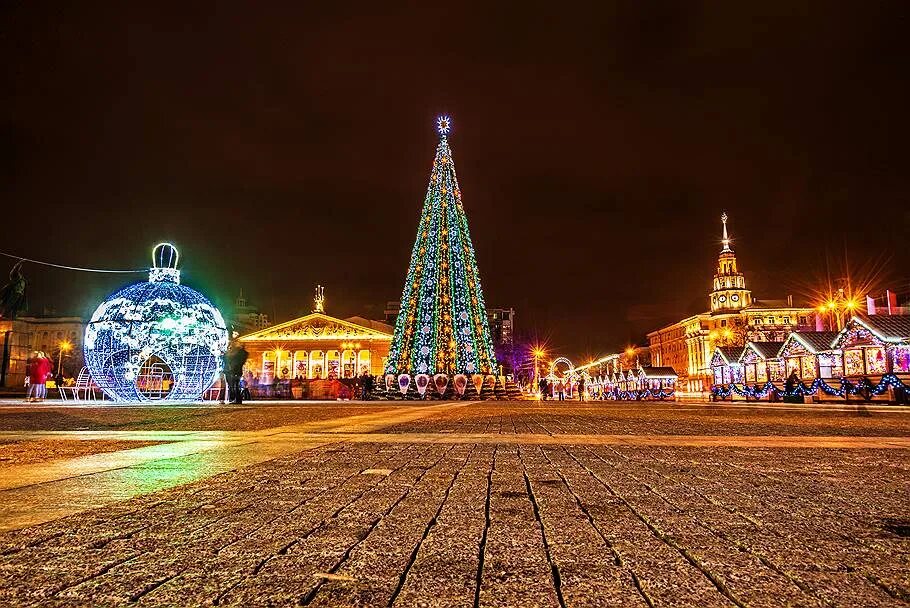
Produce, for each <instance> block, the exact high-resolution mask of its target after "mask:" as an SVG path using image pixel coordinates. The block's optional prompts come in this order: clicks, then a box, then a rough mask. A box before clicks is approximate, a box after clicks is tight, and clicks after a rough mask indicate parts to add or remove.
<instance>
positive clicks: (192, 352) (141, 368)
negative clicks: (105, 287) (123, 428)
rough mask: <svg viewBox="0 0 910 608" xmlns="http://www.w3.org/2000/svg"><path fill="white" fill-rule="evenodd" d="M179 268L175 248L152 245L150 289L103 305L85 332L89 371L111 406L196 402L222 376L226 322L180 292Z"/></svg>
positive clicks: (134, 288) (201, 299)
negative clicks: (112, 402) (159, 402)
mask: <svg viewBox="0 0 910 608" xmlns="http://www.w3.org/2000/svg"><path fill="white" fill-rule="evenodd" d="M178 260H179V253H178V252H177V249H176V248H175V247H174V246H173V245H171V244H170V243H160V244H159V245H156V246H155V248H154V249H153V250H152V263H153V266H152V268H150V269H149V280H148V282H146V283H136V284H134V285H129V286H128V287H125V288H123V289H121V290H120V291H118V292H116V293H114V294H113V295H111V296H110V297H108V298H107V299H106V300H105V301H104V302H102V303H101V305H100V306H98V308H97V309H96V310H95V312H94V314H92V319H91V321H89V323H88V326H87V327H86V329H85V340H84V342H83V344H84V352H85V364H86V367H88V370H89V372H90V373H91V375H92V379H93V380H94V381H95V383H96V384H97V385H98V387H99V388H100V389H101V390H103V391H104V393H105V395H107V397H109V398H110V399H112V400H114V401H124V402H129V403H137V402H147V401H156V400H163V401H194V400H197V399H200V398H201V397H202V395H203V393H204V392H205V391H206V390H208V389H209V388H210V387H211V386H212V385H213V384H214V382H215V379H216V378H217V377H218V375H219V373H220V372H221V363H222V356H223V355H224V352H225V350H226V349H227V344H228V333H227V328H226V326H225V322H224V318H223V317H222V316H221V313H220V312H219V311H218V309H217V308H215V306H213V305H212V303H211V302H210V301H209V300H208V299H206V297H205V296H203V295H202V294H200V293H199V292H198V291H196V290H194V289H191V288H189V287H186V286H185V285H181V284H180V271H179V270H178V269H177V261H178Z"/></svg>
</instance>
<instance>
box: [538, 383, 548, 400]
mask: <svg viewBox="0 0 910 608" xmlns="http://www.w3.org/2000/svg"><path fill="white" fill-rule="evenodd" d="M549 385H550V383H549V382H547V379H546V378H541V379H540V380H538V381H537V390H538V391H539V392H540V398H541V399H542V400H543V401H546V400H547V387H548V386H549Z"/></svg>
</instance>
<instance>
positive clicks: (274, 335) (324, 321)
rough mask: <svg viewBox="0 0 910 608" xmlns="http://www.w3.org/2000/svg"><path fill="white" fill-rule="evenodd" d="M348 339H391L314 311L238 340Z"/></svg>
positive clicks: (355, 324)
mask: <svg viewBox="0 0 910 608" xmlns="http://www.w3.org/2000/svg"><path fill="white" fill-rule="evenodd" d="M350 339H355V340H391V339H392V334H390V333H386V332H383V331H379V330H377V329H374V328H372V327H365V326H363V325H359V324H357V323H351V322H350V321H345V320H343V319H336V318H335V317H330V316H329V315H326V314H323V313H318V312H314V313H312V314H309V315H306V316H304V317H300V318H298V319H294V320H292V321H287V322H286V323H280V324H278V325H273V326H272V327H266V328H265V329H262V330H259V331H256V332H253V333H251V334H247V335H245V336H241V337H240V341H241V342H259V341H275V340H350Z"/></svg>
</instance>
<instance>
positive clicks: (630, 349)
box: [626, 346, 635, 357]
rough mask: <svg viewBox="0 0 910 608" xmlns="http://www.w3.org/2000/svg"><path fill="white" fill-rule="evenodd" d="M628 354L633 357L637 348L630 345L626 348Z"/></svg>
mask: <svg viewBox="0 0 910 608" xmlns="http://www.w3.org/2000/svg"><path fill="white" fill-rule="evenodd" d="M626 354H627V355H629V356H630V357H631V356H632V355H634V354H635V349H634V348H632V347H631V346H630V347H629V348H627V349H626Z"/></svg>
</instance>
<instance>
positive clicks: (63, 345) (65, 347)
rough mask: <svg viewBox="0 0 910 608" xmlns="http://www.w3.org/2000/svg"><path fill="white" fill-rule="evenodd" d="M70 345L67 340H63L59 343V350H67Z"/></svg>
mask: <svg viewBox="0 0 910 608" xmlns="http://www.w3.org/2000/svg"><path fill="white" fill-rule="evenodd" d="M72 347H73V345H72V344H71V343H70V341H69V340H64V341H63V342H61V343H60V350H62V351H63V352H66V351H68V350H69V349H71V348H72Z"/></svg>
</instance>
